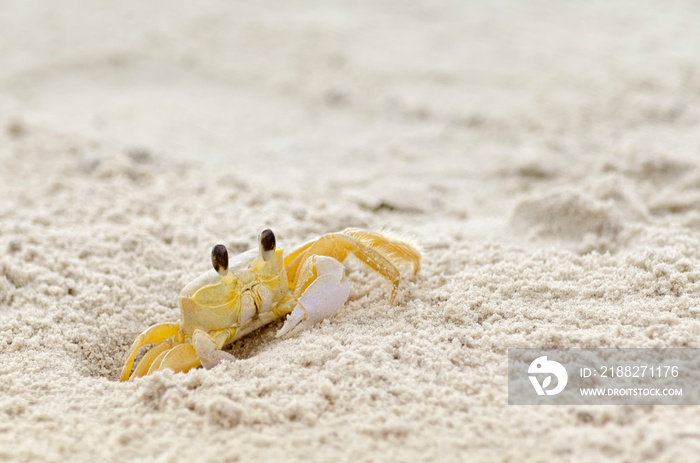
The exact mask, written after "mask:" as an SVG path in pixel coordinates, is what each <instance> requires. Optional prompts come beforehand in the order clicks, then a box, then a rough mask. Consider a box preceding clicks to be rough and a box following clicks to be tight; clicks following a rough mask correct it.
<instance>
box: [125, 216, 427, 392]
mask: <svg viewBox="0 0 700 463" xmlns="http://www.w3.org/2000/svg"><path fill="white" fill-rule="evenodd" d="M258 241H259V245H258V249H251V250H250V251H247V252H244V253H242V254H239V255H237V256H235V257H233V258H232V259H231V260H229V258H228V251H227V250H226V247H225V246H224V245H222V244H217V245H216V246H214V248H213V249H212V253H211V260H212V266H213V269H210V270H209V271H207V272H206V273H204V274H202V275H200V276H199V277H198V278H196V279H195V280H194V281H192V282H191V283H189V284H188V285H187V286H185V287H184V288H183V290H182V291H181V292H180V309H181V310H180V321H179V322H178V323H161V324H157V325H153V326H151V327H150V328H148V329H146V330H145V331H144V332H143V333H141V334H140V335H139V336H138V337H137V338H136V340H135V341H134V343H133V344H132V345H131V349H129V352H128V353H127V356H126V360H125V362H124V367H123V369H122V372H121V380H122V381H126V380H128V379H133V378H137V377H140V376H144V375H147V374H150V373H153V372H155V371H158V370H164V369H169V370H173V371H174V372H186V371H188V370H190V369H191V368H195V367H198V366H204V367H205V368H211V367H213V366H215V365H217V364H218V363H219V362H221V361H224V360H235V357H234V356H233V355H231V354H230V353H228V352H226V351H223V350H221V349H222V348H223V347H225V346H227V345H229V344H231V343H232V342H234V341H236V340H237V339H239V338H241V337H243V336H245V335H246V334H248V333H250V332H251V331H254V330H256V329H258V328H260V327H261V326H264V325H266V324H268V323H270V322H272V321H274V320H276V319H278V318H281V317H284V316H286V315H288V317H287V319H286V320H285V323H284V325H283V326H282V328H280V330H279V331H278V332H277V337H281V336H289V335H292V334H295V333H297V332H299V331H302V330H304V329H306V328H308V327H309V326H311V325H313V324H315V323H318V322H320V321H322V320H324V319H325V318H328V317H331V316H332V315H334V314H335V313H336V312H337V311H338V309H340V307H341V306H342V305H343V304H344V303H345V301H346V300H347V298H348V294H349V292H350V284H349V282H348V280H347V278H345V268H344V267H343V264H342V262H343V261H344V260H345V258H346V257H347V256H348V255H350V254H352V255H354V256H355V257H357V258H358V259H359V260H360V261H362V262H364V263H365V264H367V265H369V267H370V268H372V269H373V270H375V271H377V272H378V273H379V274H380V275H381V276H383V277H384V278H386V279H387V280H389V281H390V282H391V283H392V290H391V302H393V301H394V298H395V297H396V292H397V290H398V287H399V281H400V278H401V277H400V273H399V270H398V269H397V266H400V265H402V264H407V265H409V266H410V267H411V268H412V270H413V274H414V275H415V274H416V273H417V272H418V268H419V261H420V250H419V249H418V248H417V247H416V246H414V245H412V244H410V243H408V242H406V241H403V240H399V239H396V238H393V237H390V236H388V235H387V234H386V233H375V232H369V231H366V230H360V229H356V228H348V229H346V230H343V231H342V232H338V233H329V234H326V235H323V236H321V237H319V238H316V239H314V240H312V241H309V242H308V243H306V244H304V245H302V246H301V247H299V248H298V249H296V250H294V251H292V252H291V253H289V254H287V255H286V256H285V255H284V250H283V249H280V248H277V247H276V242H275V235H274V234H273V233H272V231H271V230H270V229H265V230H263V231H262V232H261V233H260V236H259V240H258ZM146 344H155V346H153V347H152V348H151V349H150V350H149V351H148V352H146V354H145V355H144V356H143V358H142V359H141V361H140V362H139V364H138V365H137V366H136V368H135V369H134V371H133V373H132V371H131V368H132V366H133V364H134V360H135V359H136V355H137V354H138V352H139V350H140V349H141V347H143V346H145V345H146Z"/></svg>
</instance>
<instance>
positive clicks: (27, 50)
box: [0, 0, 700, 462]
mask: <svg viewBox="0 0 700 463" xmlns="http://www.w3.org/2000/svg"><path fill="white" fill-rule="evenodd" d="M249 3H252V2H249ZM2 11H3V14H2V15H0V30H2V31H3V32H2V34H0V56H2V66H1V67H0V128H2V130H1V131H0V417H1V418H0V460H7V461H42V462H52V461H134V460H141V461H256V462H263V461H287V462H295V461H306V462H308V461H319V462H320V461H325V462H327V461H338V462H342V461H353V462H358V461H392V462H395V461H441V462H449V461H512V462H515V461H518V462H530V461H584V462H585V461H595V462H597V461H630V462H632V461H635V462H636V461H661V462H674V461H692V460H694V459H700V424H699V421H698V409H697V407H693V406H597V407H596V406H554V407H537V406H530V407H528V406H514V405H508V403H507V390H508V388H507V356H506V354H507V349H508V348H513V347H700V343H699V341H698V334H700V251H699V249H700V233H698V231H699V229H700V164H699V163H698V160H699V159H700V137H699V136H698V134H699V133H700V132H698V127H699V124H700V98H699V97H698V95H699V94H700V67H699V66H700V65H699V64H698V60H697V58H698V55H697V53H698V50H700V34H698V33H697V31H698V30H700V20H699V19H698V18H700V9H699V8H698V6H697V4H693V3H692V2H670V3H669V2H660V1H659V2H644V3H643V4H639V3H638V2H621V1H616V2H586V3H585V4H584V3H577V4H572V3H564V2H555V1H537V2H528V3H524V2H515V1H500V2H496V3H493V4H490V5H489V6H487V5H483V4H481V2H472V3H467V2H452V3H448V2H444V3H440V4H437V3H435V2H410V4H408V2H399V1H389V0H386V1H382V2H374V1H373V2H353V3H352V4H348V3H341V2H319V3H316V4H313V5H311V4H306V3H304V2H296V1H293V2H290V1H285V2H282V1H277V2H273V1H264V2H255V5H254V6H253V5H247V4H244V2H238V4H229V3H228V2H216V1H201V2H197V3H196V4H194V3H192V4H182V5H180V4H174V3H173V2H165V1H155V2H148V4H145V5H144V4H137V3H136V2H124V3H121V2H112V4H110V5H97V4H95V3H94V2H81V1H73V0H71V1H66V2H61V3H60V4H58V3H56V2H50V1H48V0H40V1H37V2H31V5H29V4H27V3H26V2H3V4H2ZM349 226H354V227H363V228H368V229H380V228H390V229H392V230H394V231H395V232H396V233H399V234H403V235H406V236H410V237H412V238H413V239H414V240H415V241H417V242H419V243H420V244H421V245H422V246H423V248H424V255H423V260H422V267H421V270H420V272H419V274H418V275H417V276H415V277H411V276H407V277H406V278H405V279H404V281H402V284H401V288H400V291H399V294H398V297H397V300H396V301H395V303H394V304H393V305H391V304H389V300H388V296H389V291H390V287H389V285H388V284H387V283H386V282H385V281H383V280H382V279H381V278H380V277H378V276H377V275H376V274H373V273H371V272H368V271H366V269H364V268H362V267H361V266H359V265H354V264H352V263H351V264H350V265H349V266H348V278H350V279H351V282H352V287H351V292H350V298H349V301H348V302H347V304H346V305H345V306H344V307H343V308H342V309H341V310H340V311H339V313H338V314H337V315H336V316H335V317H334V318H333V319H331V320H328V321H325V322H323V323H322V324H321V325H318V326H316V327H314V328H311V329H309V330H307V331H306V332H304V333H302V334H300V335H298V336H295V337H292V338H290V339H285V340H281V339H276V338H275V336H274V335H275V332H276V330H277V329H279V327H280V326H281V322H279V323H273V324H272V325H270V326H268V327H265V328H263V329H261V330H259V331H257V332H255V333H253V334H251V335H249V336H248V337H246V338H244V339H242V340H240V341H238V342H236V343H235V344H234V345H233V347H232V348H231V349H230V352H231V353H232V354H233V355H235V356H236V357H237V358H238V360H237V361H236V362H233V363H226V364H223V365H220V366H218V367H216V368H214V369H212V370H203V369H198V370H196V371H191V372H190V373H188V374H172V373H170V372H164V373H158V374H155V375H153V376H150V377H147V378H144V379H141V380H138V381H134V382H129V383H120V382H118V376H119V371H120V368H121V364H122V361H123V358H124V355H125V353H126V350H127V349H128V346H129V345H130V344H131V342H132V341H133V339H134V337H135V336H136V335H137V334H138V333H139V332H141V331H142V330H143V329H144V328H146V327H147V326H149V325H151V324H154V323H158V322H168V321H175V320H177V317H178V314H179V309H178V306H177V303H178V300H177V297H178V293H179V291H180V289H181V288H182V287H183V286H184V285H185V284H187V283H188V282H189V281H191V280H192V279H193V278H195V277H196V276H197V275H199V274H200V273H202V272H204V271H206V270H207V269H208V268H209V266H210V265H211V264H210V262H209V251H210V249H211V247H212V246H213V245H214V244H216V243H224V244H225V245H226V246H227V247H228V249H229V252H231V253H236V252H242V251H244V250H246V249H248V248H250V247H252V246H255V239H256V236H257V234H258V233H259V231H260V230H261V229H263V228H265V227H271V228H272V229H273V230H274V231H275V233H276V235H277V241H278V245H279V246H282V247H285V248H287V249H291V248H293V247H295V246H297V245H299V244H301V243H303V242H304V241H306V240H307V239H310V238H313V237H315V236H318V235H320V234H323V233H326V232H331V231H337V230H340V229H343V228H345V227H349Z"/></svg>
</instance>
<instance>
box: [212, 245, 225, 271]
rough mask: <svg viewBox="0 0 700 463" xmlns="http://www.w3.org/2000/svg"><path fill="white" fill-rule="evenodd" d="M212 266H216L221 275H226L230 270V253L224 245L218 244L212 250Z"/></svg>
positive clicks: (215, 268)
mask: <svg viewBox="0 0 700 463" xmlns="http://www.w3.org/2000/svg"><path fill="white" fill-rule="evenodd" d="M211 265H213V266H214V270H216V271H217V272H218V273H219V275H221V276H224V275H226V271H227V270H228V251H227V250H226V246H224V245H223V244H217V245H216V246H214V247H213V248H212V250H211Z"/></svg>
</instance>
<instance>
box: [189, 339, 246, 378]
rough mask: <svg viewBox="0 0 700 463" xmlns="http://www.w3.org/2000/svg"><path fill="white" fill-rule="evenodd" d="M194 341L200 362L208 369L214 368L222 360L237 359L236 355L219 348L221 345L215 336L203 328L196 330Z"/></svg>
mask: <svg viewBox="0 0 700 463" xmlns="http://www.w3.org/2000/svg"><path fill="white" fill-rule="evenodd" d="M224 339H225V338H224ZM192 341H193V343H192V344H193V345H194V349H195V352H196V353H197V357H199V361H200V363H201V364H202V366H203V367H204V368H206V369H207V370H209V369H210V368H214V367H215V366H217V365H218V364H219V363H221V362H233V361H235V360H236V357H234V356H233V355H231V354H229V353H228V352H225V351H223V350H219V349H220V347H219V345H217V343H216V341H215V340H214V338H212V337H211V336H210V335H209V334H207V333H205V332H204V331H202V330H194V334H193V335H192Z"/></svg>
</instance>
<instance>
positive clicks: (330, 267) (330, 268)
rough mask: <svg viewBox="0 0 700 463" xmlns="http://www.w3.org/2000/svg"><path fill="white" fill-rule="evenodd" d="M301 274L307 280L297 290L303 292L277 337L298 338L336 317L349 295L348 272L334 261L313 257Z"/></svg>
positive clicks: (325, 257) (301, 282)
mask: <svg viewBox="0 0 700 463" xmlns="http://www.w3.org/2000/svg"><path fill="white" fill-rule="evenodd" d="M302 271H303V274H304V275H305V276H306V278H304V280H302V281H300V282H299V284H298V286H299V287H303V288H304V289H303V292H302V294H301V295H300V296H298V299H297V304H296V306H295V307H294V309H292V312H291V313H290V314H289V316H288V317H287V320H286V321H285V322H284V325H283V326H282V328H280V330H279V331H278V332H277V337H282V336H287V335H292V334H296V333H298V332H300V331H302V330H304V329H306V328H308V327H309V326H312V325H314V324H316V323H318V322H321V321H323V320H324V319H326V318H329V317H331V316H333V315H334V314H335V313H336V312H337V311H338V309H340V307H341V306H342V305H343V304H344V303H345V301H346V300H347V299H348V295H349V294H350V282H349V281H348V280H347V279H346V278H345V268H344V267H343V264H341V263H340V262H338V261H337V260H336V259H334V258H332V257H327V256H311V258H310V259H309V260H308V261H307V262H306V263H305V265H304V267H302ZM306 280H310V281H306Z"/></svg>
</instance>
